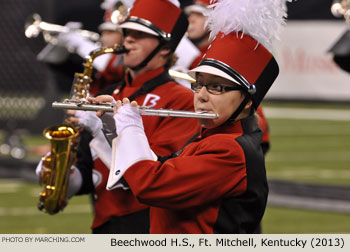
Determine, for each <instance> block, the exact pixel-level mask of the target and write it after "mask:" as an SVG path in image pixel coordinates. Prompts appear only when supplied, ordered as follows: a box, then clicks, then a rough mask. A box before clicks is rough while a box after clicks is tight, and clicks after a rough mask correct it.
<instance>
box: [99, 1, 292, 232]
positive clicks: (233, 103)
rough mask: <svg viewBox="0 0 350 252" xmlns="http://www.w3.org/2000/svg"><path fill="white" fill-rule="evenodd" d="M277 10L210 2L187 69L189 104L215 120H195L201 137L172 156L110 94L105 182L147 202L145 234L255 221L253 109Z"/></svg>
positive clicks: (272, 72)
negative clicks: (197, 50)
mask: <svg viewBox="0 0 350 252" xmlns="http://www.w3.org/2000/svg"><path fill="white" fill-rule="evenodd" d="M257 7H258V8H257ZM266 13H269V15H266ZM285 16H286V13H285V9H284V8H283V4H281V3H280V2H279V1H275V0H256V1H246V0H234V1H233V0H218V1H216V2H215V3H214V4H213V5H212V6H211V12H210V14H209V17H208V24H209V28H210V30H211V38H212V39H213V40H212V42H211V44H210V45H209V47H208V50H207V52H206V54H205V55H204V58H203V59H202V61H201V62H200V63H199V65H198V66H197V67H196V68H194V69H192V70H191V71H190V75H192V76H193V77H195V78H196V82H195V83H192V89H193V91H194V92H195V95H194V107H195V110H196V111H205V112H208V113H218V114H219V118H218V119H214V120H211V119H210V120H209V119H200V120H199V122H200V125H201V128H202V129H201V134H200V136H199V137H198V138H197V139H195V140H194V141H193V142H191V143H189V144H188V145H187V146H186V147H185V148H183V150H182V152H181V153H180V154H179V155H178V156H177V157H174V158H171V159H168V160H166V161H165V162H163V163H162V162H160V161H157V160H156V159H155V158H154V155H153V154H152V153H153V152H152V149H153V148H152V143H149V142H148V140H147V137H146V136H147V132H146V133H145V131H144V130H145V126H146V125H144V123H143V122H142V119H141V116H140V113H139V110H138V109H137V106H138V103H137V101H133V102H131V104H130V101H129V99H127V98H124V99H123V100H122V101H120V100H119V101H117V102H116V104H117V106H116V108H115V115H114V119H115V122H116V128H117V134H118V137H117V138H115V139H114V140H113V158H112V160H113V162H112V166H111V173H110V178H109V180H110V181H108V183H111V184H114V183H118V186H122V187H126V186H127V187H129V188H130V189H131V191H132V193H133V194H134V195H135V196H136V198H137V199H138V200H139V202H140V203H143V204H146V205H149V206H151V208H150V222H151V223H150V225H151V233H252V232H254V231H255V229H256V228H257V227H258V225H259V223H260V221H261V219H262V217H263V214H264V211H265V207H266V203H267V195H268V185H267V179H266V171H265V162H264V156H263V152H262V148H261V144H260V143H261V137H262V132H261V129H260V128H259V126H258V123H257V118H256V116H255V114H254V111H255V109H256V108H257V107H258V106H259V104H260V102H261V101H262V100H263V98H264V96H265V94H266V93H267V92H268V90H269V88H270V87H271V85H272V84H273V82H274V80H275V79H276V77H277V75H278V71H279V70H278V64H277V62H276V61H275V59H274V57H273V56H272V54H271V52H270V51H269V50H271V42H272V40H273V39H274V38H276V37H277V35H278V33H279V32H280V30H281V27H282V25H283V23H284V17H285ZM111 100H112V97H110V96H99V97H97V98H95V99H94V101H99V102H101V101H111ZM121 178H123V179H121Z"/></svg>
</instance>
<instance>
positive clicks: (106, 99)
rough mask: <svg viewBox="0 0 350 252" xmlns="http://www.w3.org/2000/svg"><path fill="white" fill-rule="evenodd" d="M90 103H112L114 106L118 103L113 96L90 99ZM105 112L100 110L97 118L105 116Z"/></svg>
mask: <svg viewBox="0 0 350 252" xmlns="http://www.w3.org/2000/svg"><path fill="white" fill-rule="evenodd" d="M87 101H88V102H93V103H111V104H112V105H113V106H115V104H116V101H115V100H114V98H113V96H111V95H99V96H97V97H88V98H87ZM103 113H104V112H103V111H102V110H99V111H97V112H96V115H97V116H101V115H103Z"/></svg>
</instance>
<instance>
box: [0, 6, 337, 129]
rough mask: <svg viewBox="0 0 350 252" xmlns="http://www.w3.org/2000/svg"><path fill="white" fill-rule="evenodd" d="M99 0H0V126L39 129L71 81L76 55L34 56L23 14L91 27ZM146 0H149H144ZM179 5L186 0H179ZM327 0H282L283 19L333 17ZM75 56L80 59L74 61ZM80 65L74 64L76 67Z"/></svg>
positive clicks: (39, 43) (98, 15) (36, 46)
mask: <svg viewBox="0 0 350 252" xmlns="http://www.w3.org/2000/svg"><path fill="white" fill-rule="evenodd" d="M101 2H102V0H73V1H66V0H25V1H24V0H0V17H1V22H0V77H1V78H0V129H3V130H15V129H18V128H19V129H20V128H26V129H27V130H29V131H30V132H33V133H40V132H41V131H42V130H43V129H44V128H45V127H47V126H48V125H52V124H54V123H56V122H60V121H61V120H62V116H63V112H62V111H54V110H53V109H52V108H51V103H52V101H54V100H57V99H60V98H61V96H62V95H64V94H65V93H66V92H67V90H69V88H70V85H71V79H72V77H73V73H74V72H75V71H77V66H79V67H81V65H80V64H81V59H77V58H74V56H72V58H70V60H69V61H68V62H66V63H65V64H63V65H61V66H52V65H51V66H50V65H47V64H44V63H41V62H38V61H37V60H36V55H37V54H38V53H39V52H40V50H41V49H42V48H43V47H44V46H45V42H44V41H43V39H42V37H38V38H35V39H28V38H25V36H24V33H23V31H24V23H25V20H26V18H27V17H28V16H30V15H31V14H33V13H39V14H40V15H41V17H42V19H43V20H44V21H47V22H51V23H56V24H60V25H64V24H65V23H66V22H68V21H80V22H82V23H83V28H84V29H87V30H91V31H97V27H98V25H99V24H100V22H101V21H102V19H103V11H102V10H101V9H100V3H101ZM150 2H151V0H150ZM180 2H181V4H182V6H186V5H188V4H190V3H191V1H190V0H182V1H180ZM332 2H333V1H332V0H298V1H294V2H293V3H288V8H289V9H288V10H289V11H288V13H289V19H335V18H334V17H333V16H332V14H331V12H330V7H331V4H332ZM79 60H80V61H79ZM79 70H80V69H79Z"/></svg>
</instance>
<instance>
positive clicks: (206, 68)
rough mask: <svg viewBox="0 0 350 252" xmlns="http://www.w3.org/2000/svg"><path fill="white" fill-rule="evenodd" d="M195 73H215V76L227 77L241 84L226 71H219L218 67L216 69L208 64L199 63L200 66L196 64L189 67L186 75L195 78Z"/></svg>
mask: <svg viewBox="0 0 350 252" xmlns="http://www.w3.org/2000/svg"><path fill="white" fill-rule="evenodd" d="M196 73H208V74H212V75H216V76H219V77H222V78H225V79H228V80H230V81H232V82H234V83H236V84H237V85H240V86H242V85H241V84H240V83H239V82H238V81H236V80H235V79H234V78H232V77H231V76H230V75H228V74H227V73H225V72H223V71H221V70H220V69H218V68H216V67H212V66H208V65H201V66H198V67H195V68H193V69H191V70H190V71H189V72H188V75H189V76H191V77H192V78H193V79H196Z"/></svg>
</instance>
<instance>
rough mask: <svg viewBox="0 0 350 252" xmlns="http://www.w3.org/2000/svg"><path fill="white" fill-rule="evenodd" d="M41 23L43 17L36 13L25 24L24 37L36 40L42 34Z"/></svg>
mask: <svg viewBox="0 0 350 252" xmlns="http://www.w3.org/2000/svg"><path fill="white" fill-rule="evenodd" d="M40 22H41V17H40V15H39V14H37V13H34V14H33V15H31V16H29V17H28V18H27V19H26V22H25V24H24V35H25V36H26V37H27V38H35V37H37V36H38V35H39V34H40V31H41V30H40Z"/></svg>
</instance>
